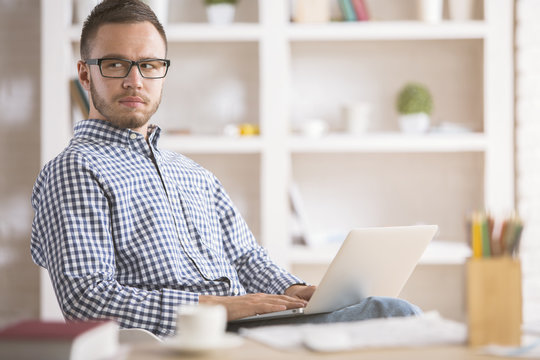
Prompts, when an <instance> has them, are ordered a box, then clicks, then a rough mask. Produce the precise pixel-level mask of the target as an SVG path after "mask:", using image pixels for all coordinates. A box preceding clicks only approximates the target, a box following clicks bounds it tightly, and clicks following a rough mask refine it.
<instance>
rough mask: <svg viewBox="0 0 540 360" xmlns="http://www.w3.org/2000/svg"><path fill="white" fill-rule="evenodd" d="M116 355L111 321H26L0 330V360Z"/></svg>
mask: <svg viewBox="0 0 540 360" xmlns="http://www.w3.org/2000/svg"><path fill="white" fill-rule="evenodd" d="M118 354H119V346H118V325H117V324H116V323H115V322H113V321H84V322H68V323H66V322H61V321H41V320H26V321H21V322H18V323H15V324H12V325H9V326H7V327H5V328H3V329H0V359H10V360H27V359H28V360H30V359H32V360H35V359H40V360H53V359H54V360H56V359H69V360H98V359H113V358H114V357H115V356H116V355H118Z"/></svg>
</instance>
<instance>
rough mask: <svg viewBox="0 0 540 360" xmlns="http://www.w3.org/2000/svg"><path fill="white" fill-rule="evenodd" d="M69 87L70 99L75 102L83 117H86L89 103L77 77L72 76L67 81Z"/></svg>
mask: <svg viewBox="0 0 540 360" xmlns="http://www.w3.org/2000/svg"><path fill="white" fill-rule="evenodd" d="M69 89H70V93H71V99H72V100H73V101H74V102H75V103H76V104H77V107H78V108H79V110H80V111H81V114H82V115H83V117H84V118H85V119H88V112H89V111H90V104H89V101H88V94H87V93H86V90H85V89H84V88H83V87H82V85H81V83H80V82H79V79H77V78H73V79H71V80H70V81H69Z"/></svg>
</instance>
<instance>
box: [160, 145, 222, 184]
mask: <svg viewBox="0 0 540 360" xmlns="http://www.w3.org/2000/svg"><path fill="white" fill-rule="evenodd" d="M160 152H161V154H162V156H163V157H164V158H165V159H166V162H167V163H168V164H170V165H172V166H171V171H173V172H178V174H176V175H178V176H180V177H181V178H183V179H184V180H185V181H187V182H195V183H199V185H201V182H202V183H205V184H206V185H208V183H211V184H212V185H213V184H215V183H216V182H217V178H216V176H215V175H214V174H213V173H212V172H211V171H210V170H208V169H207V168H205V167H204V166H202V165H200V164H199V163H198V162H196V161H195V160H193V159H191V158H189V157H188V156H186V155H183V154H179V153H176V152H173V151H169V150H161V149H160Z"/></svg>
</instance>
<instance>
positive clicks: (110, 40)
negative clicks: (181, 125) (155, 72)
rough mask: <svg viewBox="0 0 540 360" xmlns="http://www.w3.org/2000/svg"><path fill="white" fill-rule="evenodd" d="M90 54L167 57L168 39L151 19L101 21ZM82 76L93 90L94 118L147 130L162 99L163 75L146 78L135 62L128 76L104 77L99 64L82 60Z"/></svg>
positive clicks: (123, 56) (151, 57) (134, 58)
mask: <svg viewBox="0 0 540 360" xmlns="http://www.w3.org/2000/svg"><path fill="white" fill-rule="evenodd" d="M91 49H92V50H91V58H93V59H100V58H104V57H113V58H122V59H128V60H134V61H137V60H141V59H156V58H158V59H164V58H165V52H166V50H165V43H164V41H163V38H162V37H161V36H160V34H159V32H158V31H157V30H156V28H155V27H154V26H153V25H152V24H151V23H149V22H142V23H135V24H105V25H102V26H101V27H100V28H99V30H98V32H97V34H96V37H95V38H94V39H93V41H92V42H91ZM79 78H80V80H81V83H82V84H83V86H85V88H86V89H87V90H89V91H90V100H91V101H90V103H91V104H90V114H89V117H90V118H91V119H102V120H107V121H109V122H111V123H112V124H114V125H116V126H118V127H121V128H130V129H134V130H137V131H141V132H142V133H143V134H146V132H145V130H146V126H147V123H148V120H149V119H150V117H151V116H152V115H153V114H154V113H155V112H156V110H157V108H158V106H159V103H160V101H161V92H162V89H163V81H164V79H145V78H143V77H142V76H141V74H140V73H139V70H138V69H137V67H136V66H133V67H132V68H131V70H130V72H129V74H128V76H127V77H126V78H121V79H118V78H105V77H103V76H101V73H100V71H99V66H97V65H86V64H84V63H79Z"/></svg>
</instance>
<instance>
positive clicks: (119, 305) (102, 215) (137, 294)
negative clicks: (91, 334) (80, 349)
mask: <svg viewBox="0 0 540 360" xmlns="http://www.w3.org/2000/svg"><path fill="white" fill-rule="evenodd" d="M53 166H54V167H53V168H52V169H49V170H50V171H49V172H47V171H46V172H43V173H42V174H41V175H40V177H39V178H38V181H37V182H36V186H35V191H34V195H33V199H32V203H33V206H34V209H35V211H36V214H35V218H34V223H33V229H32V257H33V259H34V261H35V262H36V263H37V264H38V265H41V266H43V267H46V268H47V269H48V270H49V274H50V276H51V279H52V282H53V285H54V289H55V293H56V296H57V299H58V301H59V304H60V307H61V309H62V312H63V314H64V316H65V317H66V318H67V319H104V318H106V319H114V320H116V321H117V322H118V323H119V324H120V325H121V326H122V327H138V328H144V329H147V330H149V331H152V332H153V333H155V334H157V335H160V336H166V335H172V334H173V333H174V330H175V327H176V317H175V312H176V307H177V306H178V305H179V304H189V303H197V301H198V294H195V293H190V292H183V291H179V290H174V289H167V288H164V289H156V290H144V289H140V288H137V287H130V286H124V285H123V284H120V283H119V282H118V281H117V280H116V277H115V275H116V274H115V272H116V268H117V264H116V262H117V261H119V260H118V259H117V258H116V257H115V245H114V242H113V238H112V234H111V224H110V218H111V213H110V208H109V202H108V199H107V197H106V195H105V193H104V190H103V189H102V188H101V186H100V183H99V181H98V180H97V175H96V172H95V171H93V170H92V168H91V165H90V164H88V163H87V162H86V161H85V160H84V159H82V158H80V157H78V156H75V155H70V156H69V158H67V159H64V160H63V161H59V162H57V163H55V165H53Z"/></svg>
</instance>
